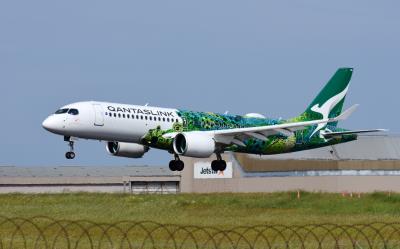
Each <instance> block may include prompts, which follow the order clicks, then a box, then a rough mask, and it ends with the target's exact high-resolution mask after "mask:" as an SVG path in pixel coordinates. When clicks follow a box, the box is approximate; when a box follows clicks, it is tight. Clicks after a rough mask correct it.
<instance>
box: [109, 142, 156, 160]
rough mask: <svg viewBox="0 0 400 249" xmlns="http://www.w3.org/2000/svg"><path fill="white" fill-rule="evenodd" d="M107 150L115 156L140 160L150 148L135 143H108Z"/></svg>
mask: <svg viewBox="0 0 400 249" xmlns="http://www.w3.org/2000/svg"><path fill="white" fill-rule="evenodd" d="M106 149H107V151H108V153H110V154H111V155H113V156H120V157H130V158H140V157H142V156H143V155H144V154H145V153H146V152H147V151H149V147H147V146H144V145H141V144H135V143H121V142H107V145H106Z"/></svg>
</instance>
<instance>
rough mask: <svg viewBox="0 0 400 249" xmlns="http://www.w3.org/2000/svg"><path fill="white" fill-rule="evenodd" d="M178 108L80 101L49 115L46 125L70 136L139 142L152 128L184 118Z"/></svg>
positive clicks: (53, 130) (163, 127) (58, 132)
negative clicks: (178, 113) (180, 115)
mask: <svg viewBox="0 0 400 249" xmlns="http://www.w3.org/2000/svg"><path fill="white" fill-rule="evenodd" d="M75 110H77V111H75ZM176 111H177V110H176V109H169V108H160V107H150V106H138V105H127V104H118V103H108V102H95V101H87V102H78V103H73V104H69V105H66V106H63V107H62V108H60V110H59V111H57V112H59V113H58V114H57V112H56V113H55V114H52V115H50V116H49V117H48V118H47V119H46V120H45V121H44V122H43V127H44V128H45V129H46V130H48V131H50V132H53V133H56V134H59V135H63V136H68V137H78V138H85V139H95V140H104V141H118V142H129V143H140V142H141V139H142V137H143V136H144V135H145V134H146V133H147V132H148V131H149V130H150V129H155V128H156V127H157V126H160V128H161V129H162V130H168V129H171V128H172V125H173V123H174V122H176V121H177V122H182V120H181V118H180V117H179V116H178V115H177V112H176Z"/></svg>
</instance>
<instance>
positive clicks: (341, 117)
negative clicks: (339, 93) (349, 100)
mask: <svg viewBox="0 0 400 249" xmlns="http://www.w3.org/2000/svg"><path fill="white" fill-rule="evenodd" d="M358 106H359V104H355V105H353V106H352V107H350V108H348V109H347V110H346V111H344V112H342V114H340V115H339V116H337V117H336V118H333V119H332V121H339V120H345V119H347V118H348V117H350V115H351V114H353V112H354V111H355V110H356V109H357V108H358Z"/></svg>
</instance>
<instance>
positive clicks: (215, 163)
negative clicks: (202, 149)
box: [211, 160, 219, 171]
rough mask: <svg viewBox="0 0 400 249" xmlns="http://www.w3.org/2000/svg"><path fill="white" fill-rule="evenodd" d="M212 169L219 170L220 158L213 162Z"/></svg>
mask: <svg viewBox="0 0 400 249" xmlns="http://www.w3.org/2000/svg"><path fill="white" fill-rule="evenodd" d="M211 169H212V170H213V171H218V170H219V165H218V160H214V161H212V162H211Z"/></svg>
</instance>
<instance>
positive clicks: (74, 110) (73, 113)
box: [68, 109, 79, 115]
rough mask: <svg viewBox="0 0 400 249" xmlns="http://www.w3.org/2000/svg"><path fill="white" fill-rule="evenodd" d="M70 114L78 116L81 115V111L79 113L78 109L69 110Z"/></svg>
mask: <svg viewBox="0 0 400 249" xmlns="http://www.w3.org/2000/svg"><path fill="white" fill-rule="evenodd" d="M68 114H71V115H78V114H79V111H78V109H69V111H68Z"/></svg>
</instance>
